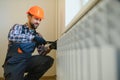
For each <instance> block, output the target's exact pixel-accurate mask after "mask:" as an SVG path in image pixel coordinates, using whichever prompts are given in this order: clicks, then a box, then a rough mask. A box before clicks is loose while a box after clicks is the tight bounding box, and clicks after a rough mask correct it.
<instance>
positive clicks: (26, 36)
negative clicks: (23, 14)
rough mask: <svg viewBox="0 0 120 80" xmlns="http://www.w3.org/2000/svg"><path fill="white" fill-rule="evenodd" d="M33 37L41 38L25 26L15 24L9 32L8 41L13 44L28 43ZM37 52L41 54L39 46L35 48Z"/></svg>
mask: <svg viewBox="0 0 120 80" xmlns="http://www.w3.org/2000/svg"><path fill="white" fill-rule="evenodd" d="M34 35H39V36H40V37H42V36H41V35H40V34H39V33H36V31H35V30H30V29H29V28H28V26H27V25H19V24H15V25H14V26H13V27H12V28H11V29H10V31H9V34H8V40H9V41H10V42H14V43H29V42H32V41H33V38H34ZM42 46H43V45H42ZM42 49H43V47H42ZM37 51H38V53H39V54H40V53H41V51H42V50H41V45H39V46H37ZM43 51H44V50H43Z"/></svg>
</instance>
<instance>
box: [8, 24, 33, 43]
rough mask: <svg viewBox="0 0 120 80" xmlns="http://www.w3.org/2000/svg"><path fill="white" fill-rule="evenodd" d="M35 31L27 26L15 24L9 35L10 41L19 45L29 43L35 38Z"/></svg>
mask: <svg viewBox="0 0 120 80" xmlns="http://www.w3.org/2000/svg"><path fill="white" fill-rule="evenodd" d="M34 32H35V31H34V30H30V29H29V28H28V27H27V26H26V25H18V24H15V25H14V26H13V27H12V28H11V29H10V32H9V34H8V40H9V41H12V42H17V43H28V42H31V41H32V39H33V38H34V35H33V34H34Z"/></svg>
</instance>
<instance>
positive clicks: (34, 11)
mask: <svg viewBox="0 0 120 80" xmlns="http://www.w3.org/2000/svg"><path fill="white" fill-rule="evenodd" d="M27 14H31V15H33V16H35V17H37V18H39V19H43V18H44V11H43V9H42V8H40V7H39V6H32V7H31V8H30V9H29V10H28V12H27Z"/></svg>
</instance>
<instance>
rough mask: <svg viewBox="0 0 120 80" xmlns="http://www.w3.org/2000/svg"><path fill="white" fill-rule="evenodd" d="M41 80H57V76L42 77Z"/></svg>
mask: <svg viewBox="0 0 120 80" xmlns="http://www.w3.org/2000/svg"><path fill="white" fill-rule="evenodd" d="M0 80H4V79H3V78H0ZM40 80H56V76H47V77H46V76H45V77H42V78H41V79H40Z"/></svg>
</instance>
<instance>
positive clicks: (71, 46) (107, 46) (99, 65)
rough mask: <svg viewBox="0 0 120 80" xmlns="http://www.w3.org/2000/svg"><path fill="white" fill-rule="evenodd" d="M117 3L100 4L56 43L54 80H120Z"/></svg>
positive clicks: (119, 11) (114, 0)
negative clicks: (55, 73)
mask: <svg viewBox="0 0 120 80" xmlns="http://www.w3.org/2000/svg"><path fill="white" fill-rule="evenodd" d="M119 58H120V1H119V0H101V1H100V2H99V3H98V4H97V5H96V6H95V7H94V8H93V9H92V10H91V11H90V12H89V13H88V14H86V15H85V16H84V17H83V18H82V19H81V20H79V21H78V22H77V23H76V24H75V25H74V26H73V27H72V28H71V29H70V30H69V31H67V32H66V33H65V34H64V35H63V36H62V37H61V38H60V39H59V40H58V50H57V80H120V77H119V75H120V59H119Z"/></svg>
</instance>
